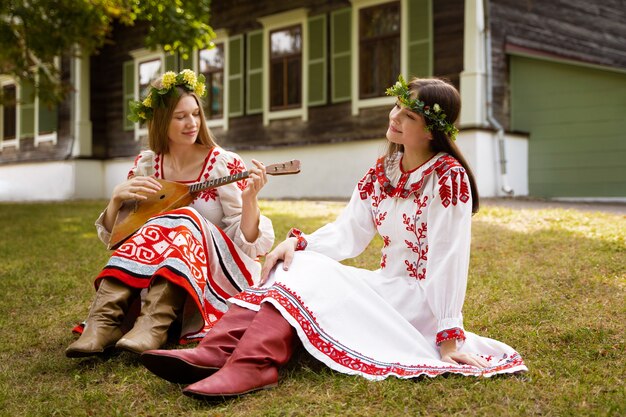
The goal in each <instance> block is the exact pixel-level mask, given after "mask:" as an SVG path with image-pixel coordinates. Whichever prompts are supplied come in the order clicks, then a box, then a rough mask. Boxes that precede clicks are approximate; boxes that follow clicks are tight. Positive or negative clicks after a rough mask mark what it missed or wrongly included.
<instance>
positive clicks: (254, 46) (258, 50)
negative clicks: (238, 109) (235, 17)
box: [246, 30, 263, 114]
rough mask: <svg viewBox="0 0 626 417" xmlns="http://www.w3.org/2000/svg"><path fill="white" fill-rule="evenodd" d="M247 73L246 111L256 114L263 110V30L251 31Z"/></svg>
mask: <svg viewBox="0 0 626 417" xmlns="http://www.w3.org/2000/svg"><path fill="white" fill-rule="evenodd" d="M246 36H247V38H248V42H247V46H248V50H247V58H248V60H247V63H248V68H247V69H248V71H247V73H246V77H247V78H246V86H247V87H248V89H247V91H246V113H247V114H256V113H261V112H262V111H263V31H262V30H257V31H254V32H249V33H248V34H247V35H246Z"/></svg>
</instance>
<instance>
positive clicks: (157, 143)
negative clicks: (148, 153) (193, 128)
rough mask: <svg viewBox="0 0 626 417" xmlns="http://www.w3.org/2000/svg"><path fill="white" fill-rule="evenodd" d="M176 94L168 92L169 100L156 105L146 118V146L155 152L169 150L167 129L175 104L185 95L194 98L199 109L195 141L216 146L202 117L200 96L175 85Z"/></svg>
mask: <svg viewBox="0 0 626 417" xmlns="http://www.w3.org/2000/svg"><path fill="white" fill-rule="evenodd" d="M176 93H177V94H170V98H169V100H167V105H166V106H165V107H157V108H155V109H154V113H153V117H152V119H151V120H148V123H147V124H148V146H149V147H150V149H151V150H152V151H153V152H154V153H156V154H167V153H168V152H169V146H170V141H169V137H168V136H167V131H168V129H169V126H170V122H171V121H172V115H173V114H174V110H175V109H176V105H177V104H178V102H179V101H180V99H182V98H183V97H185V96H191V97H193V98H194V99H195V100H196V103H197V104H198V108H199V109H200V126H199V128H198V137H197V138H196V143H201V144H203V145H205V146H206V147H208V148H212V147H214V146H217V143H216V142H215V138H214V137H213V133H211V131H210V130H209V127H208V126H207V124H206V120H205V118H204V110H203V108H202V102H201V101H200V98H199V97H198V96H197V95H196V93H194V92H190V91H187V90H185V89H184V88H182V87H176Z"/></svg>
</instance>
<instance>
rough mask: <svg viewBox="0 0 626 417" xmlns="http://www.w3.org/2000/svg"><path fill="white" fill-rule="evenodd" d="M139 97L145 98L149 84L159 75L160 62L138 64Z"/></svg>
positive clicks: (152, 61)
mask: <svg viewBox="0 0 626 417" xmlns="http://www.w3.org/2000/svg"><path fill="white" fill-rule="evenodd" d="M138 69H139V72H138V76H139V79H138V81H139V97H146V95H147V94H148V90H149V88H150V83H152V81H154V80H155V79H157V78H158V77H159V76H160V75H161V72H162V71H161V60H160V59H151V60H149V61H143V62H139V64H138Z"/></svg>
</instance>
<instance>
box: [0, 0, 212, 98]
mask: <svg viewBox="0 0 626 417" xmlns="http://www.w3.org/2000/svg"><path fill="white" fill-rule="evenodd" d="M209 16H210V0H2V1H0V45H1V46H0V74H2V75H8V76H11V77H14V78H16V79H18V80H19V81H20V82H28V83H30V84H31V85H33V86H34V91H35V93H36V94H38V95H39V97H40V99H41V100H42V101H43V102H46V103H55V102H58V101H60V100H62V99H63V98H64V96H65V94H66V93H67V92H68V91H69V88H70V86H68V85H66V84H64V83H63V82H62V80H61V77H60V71H59V68H58V65H57V64H55V58H59V57H60V56H62V55H64V54H73V55H81V56H85V57H86V56H89V55H91V54H94V53H96V52H97V51H98V50H99V49H100V48H101V47H102V46H103V45H104V44H105V43H106V42H110V34H111V31H112V27H113V24H114V23H115V22H119V23H121V24H124V25H128V26H132V25H134V24H136V23H137V22H141V21H143V22H147V24H148V27H149V29H148V34H147V36H146V39H145V43H146V47H148V48H150V49H156V48H157V47H162V48H163V49H164V50H165V51H168V52H171V53H176V52H178V53H181V54H182V55H183V56H185V55H188V54H189V53H190V52H191V50H192V49H193V48H194V47H196V48H204V47H207V46H208V45H210V43H211V40H212V39H213V38H214V36H215V34H214V32H213V30H212V29H211V27H210V26H209V24H208V22H209ZM0 94H1V92H0ZM0 100H1V97H0Z"/></svg>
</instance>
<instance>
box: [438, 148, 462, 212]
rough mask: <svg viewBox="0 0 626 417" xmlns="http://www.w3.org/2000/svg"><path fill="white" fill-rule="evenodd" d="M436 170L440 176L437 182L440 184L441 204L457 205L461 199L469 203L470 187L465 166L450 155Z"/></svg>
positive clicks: (446, 205)
mask: <svg viewBox="0 0 626 417" xmlns="http://www.w3.org/2000/svg"><path fill="white" fill-rule="evenodd" d="M436 170H437V176H438V177H439V180H438V181H437V183H438V184H439V197H440V198H441V204H443V206H444V207H448V206H449V205H450V204H452V205H453V206H456V205H457V203H458V201H459V200H461V202H463V203H467V202H468V201H469V199H470V189H469V186H468V184H467V182H466V179H465V169H464V168H463V166H462V165H461V164H460V163H459V162H458V161H457V160H456V159H454V158H452V157H451V156H449V155H448V156H447V157H446V160H445V161H443V162H442V164H441V165H439V166H438V167H437V168H436ZM448 180H450V181H448ZM459 182H460V184H459Z"/></svg>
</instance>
